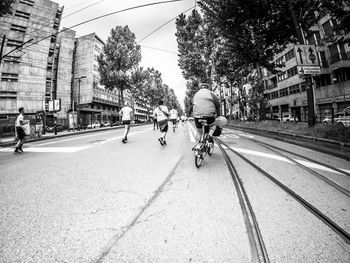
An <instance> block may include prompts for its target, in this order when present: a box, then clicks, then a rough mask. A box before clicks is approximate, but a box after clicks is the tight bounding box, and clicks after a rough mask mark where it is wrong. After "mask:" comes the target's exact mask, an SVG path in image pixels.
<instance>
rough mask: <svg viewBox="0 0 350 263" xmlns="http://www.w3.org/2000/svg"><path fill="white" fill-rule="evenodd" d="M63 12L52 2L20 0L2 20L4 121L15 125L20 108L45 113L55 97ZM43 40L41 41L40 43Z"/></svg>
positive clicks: (0, 105)
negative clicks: (14, 120)
mask: <svg viewBox="0 0 350 263" xmlns="http://www.w3.org/2000/svg"><path fill="white" fill-rule="evenodd" d="M61 15H62V8H61V7H59V5H58V4H57V3H54V2H51V1H49V0H19V1H16V2H15V3H14V4H13V12H12V14H8V15H6V16H4V17H2V18H1V19H0V34H1V36H0V37H1V39H0V41H1V42H3V43H2V44H3V55H7V54H8V53H9V52H11V51H13V50H15V49H16V50H15V51H14V52H12V53H10V54H8V55H7V56H5V58H4V59H3V60H2V61H1V65H0V119H1V121H2V122H6V121H9V122H12V121H13V120H12V119H13V118H14V116H15V115H17V114H18V108H19V107H24V108H25V109H26V110H27V112H28V113H32V114H34V113H35V112H37V111H42V110H43V108H44V106H43V105H44V104H45V103H43V102H45V100H48V99H52V98H54V97H55V90H54V84H53V82H54V53H55V48H56V43H57V38H56V34H57V32H58V30H59V25H60V21H61ZM39 40H40V41H39Z"/></svg>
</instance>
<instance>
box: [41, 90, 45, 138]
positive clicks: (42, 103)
mask: <svg viewBox="0 0 350 263" xmlns="http://www.w3.org/2000/svg"><path fill="white" fill-rule="evenodd" d="M45 97H46V94H45V93H44V95H43V96H42V98H41V105H42V110H43V134H45V115H46V114H45V112H46V105H45V103H46V102H45V100H44V99H45Z"/></svg>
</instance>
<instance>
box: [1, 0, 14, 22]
mask: <svg viewBox="0 0 350 263" xmlns="http://www.w3.org/2000/svg"><path fill="white" fill-rule="evenodd" d="M15 2H16V0H1V1H0V18H1V17H3V16H4V15H6V14H8V13H10V12H11V10H12V4H13V3H15Z"/></svg>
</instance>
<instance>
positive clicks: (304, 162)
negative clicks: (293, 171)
mask: <svg viewBox="0 0 350 263" xmlns="http://www.w3.org/2000/svg"><path fill="white" fill-rule="evenodd" d="M224 149H225V148H224ZM231 149H233V150H235V151H237V152H239V153H245V154H249V155H255V156H259V157H264V158H268V159H273V160H278V161H282V162H286V163H292V162H291V161H289V160H288V159H286V158H284V157H282V156H278V155H274V154H269V153H263V152H258V151H252V150H247V149H242V148H236V147H231ZM225 150H226V149H225ZM294 160H295V161H297V162H298V163H301V164H302V165H305V166H306V167H309V168H314V169H318V170H322V171H326V172H332V173H337V174H340V173H339V172H337V171H334V170H332V169H330V168H328V167H325V166H322V165H319V164H316V163H313V162H308V161H303V160H299V159H294ZM342 170H343V171H345V172H348V173H350V170H345V169H342Z"/></svg>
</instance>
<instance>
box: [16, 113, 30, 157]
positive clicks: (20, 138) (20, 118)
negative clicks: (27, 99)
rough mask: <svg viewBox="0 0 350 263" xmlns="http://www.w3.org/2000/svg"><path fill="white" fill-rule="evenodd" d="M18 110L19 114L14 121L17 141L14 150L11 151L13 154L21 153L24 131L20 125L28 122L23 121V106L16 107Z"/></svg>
mask: <svg viewBox="0 0 350 263" xmlns="http://www.w3.org/2000/svg"><path fill="white" fill-rule="evenodd" d="M18 111H19V115H18V117H17V119H16V123H15V127H16V134H17V138H18V143H17V145H16V148H15V151H14V152H13V153H14V154H17V153H23V150H22V146H23V144H24V142H25V136H26V133H25V131H24V129H23V127H22V126H23V125H24V124H26V123H28V122H29V121H24V108H23V107H21V108H19V109H18Z"/></svg>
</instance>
